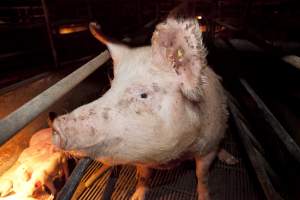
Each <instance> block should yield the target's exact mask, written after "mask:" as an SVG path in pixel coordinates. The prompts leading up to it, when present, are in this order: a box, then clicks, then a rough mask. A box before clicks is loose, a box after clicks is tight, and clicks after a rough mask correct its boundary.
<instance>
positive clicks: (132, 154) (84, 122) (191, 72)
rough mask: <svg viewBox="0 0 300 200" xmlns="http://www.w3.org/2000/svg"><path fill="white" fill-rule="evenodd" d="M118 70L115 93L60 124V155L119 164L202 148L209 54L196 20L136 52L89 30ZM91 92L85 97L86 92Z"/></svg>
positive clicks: (178, 23)
mask: <svg viewBox="0 0 300 200" xmlns="http://www.w3.org/2000/svg"><path fill="white" fill-rule="evenodd" d="M90 29H91V32H92V33H93V35H94V36H95V37H96V38H97V39H98V40H100V41H101V42H102V43H104V44H105V45H106V46H107V47H108V49H109V52H110V54H111V57H112V59H113V63H114V80H113V81H112V83H111V88H110V89H109V90H108V91H107V92H106V93H105V94H104V95H103V96H102V97H101V98H99V99H97V100H95V101H94V102H91V103H89V104H87V105H84V106H81V107H79V108H77V109H76V110H74V111H73V112H71V113H69V114H66V115H63V116H60V117H58V118H56V119H55V121H54V124H53V129H54V136H53V142H54V143H55V144H56V145H58V146H59V147H60V148H62V149H65V150H68V151H74V152H77V153H81V154H83V155H87V156H91V157H93V158H98V159H105V158H108V159H112V160H113V161H115V162H121V161H128V162H130V161H140V162H155V161H160V160H167V159H172V158H171V157H169V155H170V152H173V154H174V156H175V155H178V154H180V153H181V151H182V149H184V148H186V147H187V146H189V145H191V144H192V143H193V142H194V141H195V138H196V136H195V134H194V132H197V131H198V132H199V130H200V127H201V118H202V116H201V114H199V113H201V110H202V108H201V102H202V101H203V96H204V93H205V91H204V90H205V87H206V85H207V84H206V80H207V79H206V78H207V77H206V75H205V73H204V71H205V69H206V67H207V64H206V58H205V57H206V49H205V48H204V46H203V43H202V35H201V32H200V29H199V25H198V22H197V21H196V20H195V19H194V18H181V17H174V16H170V17H168V18H167V19H166V21H165V22H163V23H161V24H159V25H157V27H156V30H155V32H154V33H153V36H152V45H151V46H146V47H139V48H130V47H128V46H126V45H124V44H120V43H115V42H112V41H110V40H108V39H107V38H105V37H104V36H103V35H102V34H100V33H99V30H98V28H97V25H96V24H93V23H92V24H91V25H90ZM83 92H84V91H83Z"/></svg>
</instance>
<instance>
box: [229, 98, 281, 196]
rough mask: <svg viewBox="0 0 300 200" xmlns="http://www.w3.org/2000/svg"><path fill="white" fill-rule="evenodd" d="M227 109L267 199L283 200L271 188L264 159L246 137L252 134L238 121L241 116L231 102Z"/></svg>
mask: <svg viewBox="0 0 300 200" xmlns="http://www.w3.org/2000/svg"><path fill="white" fill-rule="evenodd" d="M229 108H230V112H231V114H232V116H233V120H234V122H235V125H236V127H237V129H238V131H237V132H238V134H239V136H240V139H241V140H242V142H243V144H244V145H243V146H244V147H245V150H246V152H247V155H248V156H249V159H250V162H251V164H252V167H253V168H254V171H255V173H256V175H257V178H258V181H259V182H260V184H261V186H262V189H263V191H264V193H265V195H266V197H267V199H268V200H283V198H282V197H281V196H280V195H279V194H278V193H277V192H276V190H275V188H274V187H273V185H272V183H271V181H270V178H269V177H268V174H267V171H266V169H265V167H266V166H269V165H268V164H267V165H266V163H265V160H264V158H263V157H262V156H261V154H258V152H257V150H256V149H255V147H254V146H253V145H252V144H251V140H250V138H248V137H247V136H248V135H249V134H252V133H251V132H250V130H249V129H248V127H247V126H246V125H245V123H244V122H243V121H242V120H241V119H240V117H239V116H240V115H241V113H240V112H239V110H238V108H237V107H236V105H235V104H234V103H233V102H232V101H231V100H229ZM272 171H273V170H272Z"/></svg>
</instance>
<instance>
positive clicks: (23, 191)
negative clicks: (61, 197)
mask: <svg viewBox="0 0 300 200" xmlns="http://www.w3.org/2000/svg"><path fill="white" fill-rule="evenodd" d="M51 138H52V129H51V128H47V129H42V130H40V131H38V132H37V133H35V134H34V135H33V136H32V138H31V139H30V142H29V143H30V146H29V147H28V148H26V149H24V150H23V152H22V153H21V155H20V156H19V158H18V160H17V161H16V164H15V165H14V166H13V167H12V170H8V172H7V173H8V174H7V176H6V175H5V174H4V175H3V176H4V177H7V178H8V179H7V181H6V182H5V183H10V185H8V184H7V185H8V186H9V187H7V188H3V189H2V190H1V191H0V193H1V196H6V195H8V194H9V193H10V192H11V191H14V192H15V193H16V195H18V196H19V198H20V199H23V198H26V197H29V196H32V195H34V193H35V191H37V190H42V189H43V187H47V188H48V189H49V190H50V191H51V194H52V195H55V194H56V189H55V186H54V184H53V180H54V178H55V177H62V176H65V178H67V177H68V175H69V172H68V165H67V157H66V156H65V154H64V153H62V152H60V151H55V147H54V146H53V145H52V143H51ZM1 178H2V177H1ZM19 198H17V199H19Z"/></svg>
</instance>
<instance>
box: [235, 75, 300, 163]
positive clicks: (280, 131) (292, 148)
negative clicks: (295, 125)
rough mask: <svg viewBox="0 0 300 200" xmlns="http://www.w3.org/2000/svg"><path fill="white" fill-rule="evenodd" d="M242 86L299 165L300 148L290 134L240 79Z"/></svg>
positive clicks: (246, 83)
mask: <svg viewBox="0 0 300 200" xmlns="http://www.w3.org/2000/svg"><path fill="white" fill-rule="evenodd" d="M240 81H241V83H242V85H243V86H244V88H245V89H246V91H247V92H248V93H249V94H250V95H251V97H252V98H253V100H254V101H255V103H256V104H257V106H258V108H259V109H260V110H261V112H262V114H263V116H264V118H265V120H266V122H267V123H268V124H269V125H270V126H271V127H272V128H273V130H274V132H275V133H276V134H277V136H278V137H279V138H280V140H281V141H282V142H283V144H284V145H285V147H286V149H287V150H288V151H289V152H290V154H291V155H292V156H293V157H294V159H296V160H297V161H298V162H299V163H300V148H299V146H298V145H297V144H296V142H295V141H294V140H293V138H292V137H291V136H290V134H289V133H288V132H287V131H286V130H285V128H284V127H283V126H282V125H281V123H280V122H279V121H278V120H277V119H276V117H275V116H274V115H273V113H272V112H271V111H270V109H269V108H268V107H267V106H266V105H265V103H264V102H263V101H262V100H261V99H260V97H259V96H258V95H257V94H256V93H255V92H254V90H253V89H252V88H251V86H250V85H249V84H248V82H247V81H246V80H244V79H240Z"/></svg>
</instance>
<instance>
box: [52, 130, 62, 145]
mask: <svg viewBox="0 0 300 200" xmlns="http://www.w3.org/2000/svg"><path fill="white" fill-rule="evenodd" d="M52 143H53V144H54V145H55V146H57V147H61V138H60V136H59V134H58V132H57V131H56V130H55V129H53V132H52Z"/></svg>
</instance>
